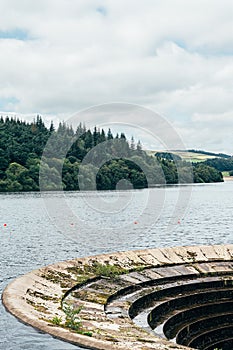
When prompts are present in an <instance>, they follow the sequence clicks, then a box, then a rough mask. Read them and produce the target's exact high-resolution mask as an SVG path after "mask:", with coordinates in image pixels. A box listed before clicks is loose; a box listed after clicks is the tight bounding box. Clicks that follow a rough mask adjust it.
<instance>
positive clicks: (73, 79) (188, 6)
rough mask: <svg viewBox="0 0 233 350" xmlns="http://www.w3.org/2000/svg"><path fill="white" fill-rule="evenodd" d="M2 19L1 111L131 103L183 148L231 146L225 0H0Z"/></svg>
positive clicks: (64, 112)
mask: <svg viewBox="0 0 233 350" xmlns="http://www.w3.org/2000/svg"><path fill="white" fill-rule="evenodd" d="M0 18H1V20H0V113H1V115H14V116H19V117H20V118H22V119H26V120H30V119H32V118H33V117H35V116H36V115H37V114H40V115H42V117H43V118H44V119H45V120H46V121H49V120H51V119H52V120H53V121H54V122H55V123H56V122H57V121H58V120H69V118H70V116H73V115H74V114H75V113H77V112H78V111H82V110H85V109H88V108H90V107H92V106H95V105H102V104H108V103H116V102H117V103H121V104H124V103H126V104H136V105H139V106H142V107H144V108H148V109H149V110H152V111H154V112H156V113H158V114H159V115H161V116H162V117H163V118H164V119H166V121H167V122H169V123H170V125H171V127H172V128H173V129H174V130H175V132H177V133H178V134H179V135H180V137H181V138H182V140H183V143H184V145H185V147H186V148H196V149H203V150H208V151H213V152H225V153H229V154H233V138H232V130H233V98H232V97H233V1H232V0H221V1H219V0H145V1H137V0H117V1H116V0H40V1H31V0H20V1H18V0H1V1H0ZM131 119H134V118H132V116H131ZM139 119H140V118H139ZM80 121H83V122H85V120H80ZM115 121H116V122H117V115H116V116H115ZM126 122H129V120H126ZM92 123H93V125H91V126H94V125H95V124H96V125H98V123H99V113H97V114H96V115H95V114H93V117H92ZM136 123H138V124H139V126H140V120H138V119H136ZM152 123H153V119H152V118H148V125H147V128H148V130H149V129H150V128H151V124H152ZM139 134H140V133H139ZM137 136H138V135H135V137H136V138H137ZM145 138H146V136H145ZM143 142H145V144H146V145H147V147H150V146H151V147H153V145H150V142H149V141H148V140H142V143H143Z"/></svg>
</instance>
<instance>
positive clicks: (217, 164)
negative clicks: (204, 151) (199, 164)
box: [204, 157, 233, 172]
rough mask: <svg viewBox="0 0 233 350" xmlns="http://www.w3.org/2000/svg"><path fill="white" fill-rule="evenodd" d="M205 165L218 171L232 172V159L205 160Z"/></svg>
mask: <svg viewBox="0 0 233 350" xmlns="http://www.w3.org/2000/svg"><path fill="white" fill-rule="evenodd" d="M204 164H205V165H208V166H211V167H213V168H215V169H216V170H218V171H229V172H231V171H233V157H229V158H227V159H224V158H213V159H207V160H206V161H205V162H204Z"/></svg>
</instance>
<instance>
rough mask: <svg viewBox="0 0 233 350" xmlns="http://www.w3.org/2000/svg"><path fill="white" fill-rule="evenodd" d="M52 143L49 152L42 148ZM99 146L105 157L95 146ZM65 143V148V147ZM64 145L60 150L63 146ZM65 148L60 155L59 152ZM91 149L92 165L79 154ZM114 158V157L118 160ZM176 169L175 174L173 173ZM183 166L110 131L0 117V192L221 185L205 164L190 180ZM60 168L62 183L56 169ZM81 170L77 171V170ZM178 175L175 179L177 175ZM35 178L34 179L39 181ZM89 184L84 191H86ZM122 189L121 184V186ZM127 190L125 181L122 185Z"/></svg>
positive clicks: (47, 148)
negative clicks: (182, 184) (102, 147)
mask: <svg viewBox="0 0 233 350" xmlns="http://www.w3.org/2000/svg"><path fill="white" fill-rule="evenodd" d="M49 139H50V140H51V139H52V140H53V143H52V146H51V145H50V147H51V150H50V149H49V146H47V147H46V154H45V155H44V157H43V166H42V167H41V166H40V162H41V157H42V154H43V150H44V148H45V145H46V144H47V141H48V140H49ZM103 142H105V143H104V144H106V147H105V151H104V152H105V153H106V154H105V159H107V160H108V161H107V162H105V163H103V164H102V163H101V162H102V158H101V156H102V155H101V152H103V151H101V149H100V150H99V151H98V147H96V146H97V145H100V144H101V143H103ZM67 145H68V146H67ZM64 146H65V147H64ZM67 147H68V149H67V152H65V154H63V155H62V152H61V150H62V149H66V148H67ZM90 150H92V152H90V153H91V160H92V164H84V165H83V163H82V162H83V160H84V159H85V156H86V155H88V154H89V151H90ZM119 155H120V156H119ZM177 165H178V167H179V172H178V171H177ZM189 166H190V165H188V164H187V163H186V162H184V161H181V160H179V159H176V161H174V160H173V159H169V157H167V159H165V158H163V157H155V156H150V155H148V154H147V153H146V152H144V151H143V150H142V147H141V143H140V141H138V142H137V143H136V144H135V142H134V139H133V138H132V139H131V141H130V142H128V141H127V139H126V137H125V135H124V133H123V132H122V133H121V134H120V135H118V134H117V135H115V136H114V135H113V134H112V132H111V130H110V129H109V130H103V129H102V130H99V129H97V128H94V130H93V131H91V130H90V129H86V128H85V126H84V125H82V124H80V125H79V126H78V128H77V130H75V131H74V130H73V128H72V127H71V126H68V125H66V124H65V123H60V124H59V127H58V128H57V130H55V129H54V127H53V124H52V123H51V125H50V127H49V128H47V127H46V126H45V124H44V122H43V120H42V118H41V117H40V116H37V118H36V120H35V121H33V122H31V123H27V122H25V121H20V120H19V119H14V118H11V119H10V118H8V117H6V118H2V117H1V118H0V191H1V192H3V191H11V192H14V191H38V190H39V188H40V185H41V186H42V187H43V189H46V190H59V189H61V186H60V183H62V189H64V190H79V189H80V186H81V189H83V188H85V189H86V188H88V189H94V188H93V177H95V178H94V183H95V184H96V188H97V189H98V190H112V189H115V188H116V185H117V184H118V183H119V181H120V180H123V179H125V180H128V181H129V182H130V183H131V184H132V186H133V187H134V188H145V187H148V185H149V186H151V185H156V184H175V183H178V182H179V183H187V182H192V181H194V182H217V181H222V176H221V174H220V173H219V172H218V171H217V170H216V169H214V168H213V167H211V166H209V165H208V164H204V163H201V164H200V163H199V164H198V165H197V166H194V168H193V178H192V177H191V176H190V171H189ZM61 169H62V182H61V176H60V170H61ZM80 169H81V171H80ZM178 174H179V175H178ZM39 178H40V181H39ZM88 186H89V187H88ZM122 186H123V188H124V182H123V185H122ZM125 186H126V188H127V183H126V182H125Z"/></svg>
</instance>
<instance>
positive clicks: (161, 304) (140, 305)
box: [108, 262, 233, 350]
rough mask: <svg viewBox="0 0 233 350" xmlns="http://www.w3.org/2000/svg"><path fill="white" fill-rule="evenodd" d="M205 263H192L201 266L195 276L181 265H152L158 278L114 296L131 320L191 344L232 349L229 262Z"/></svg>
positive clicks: (232, 298) (232, 280) (204, 349)
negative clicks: (213, 268)
mask: <svg viewBox="0 0 233 350" xmlns="http://www.w3.org/2000/svg"><path fill="white" fill-rule="evenodd" d="M208 264H209V265H210V264H211V263H199V264H198V266H196V267H195V268H196V269H197V270H199V269H200V270H201V271H202V272H201V273H199V274H198V275H197V274H195V273H191V272H190V271H189V273H186V272H185V268H187V269H188V266H186V267H185V266H184V265H176V266H175V267H163V268H159V269H158V268H157V269H151V270H150V272H151V273H153V272H154V273H156V274H161V278H158V277H157V278H156V279H155V280H154V281H150V282H149V283H148V282H145V283H142V284H141V286H140V288H139V287H137V288H136V289H135V287H134V288H132V289H131V290H125V291H122V290H121V295H119V296H118V301H120V300H122V301H128V302H129V303H130V305H131V306H130V307H129V310H128V313H129V316H130V317H131V319H132V320H134V322H135V323H136V324H138V325H140V326H141V327H144V328H145V329H147V330H148V331H150V332H152V331H153V332H154V333H155V334H156V335H159V336H160V337H162V338H165V339H168V340H170V341H173V342H175V343H177V344H179V345H184V346H188V347H190V348H193V349H200V350H217V349H218V350H232V349H233V278H232V277H233V272H232V263H231V262H215V266H216V272H214V273H213V272H211V273H210V272H208ZM212 265H213V264H212ZM224 265H225V266H224ZM218 268H219V271H218ZM169 269H170V270H169ZM174 269H175V274H174ZM204 270H205V271H206V273H205V272H203V271H204ZM220 270H221V271H220ZM169 271H170V272H169ZM171 271H173V274H172V273H171ZM186 271H188V270H186ZM148 272H149V271H148ZM110 308H111V303H109V305H108V310H109V309H110ZM111 312H112V311H111ZM120 312H122V314H124V310H122V311H120V310H119V308H118V310H117V314H118V316H119V313H120Z"/></svg>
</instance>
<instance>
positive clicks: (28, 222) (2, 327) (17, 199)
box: [0, 181, 233, 350]
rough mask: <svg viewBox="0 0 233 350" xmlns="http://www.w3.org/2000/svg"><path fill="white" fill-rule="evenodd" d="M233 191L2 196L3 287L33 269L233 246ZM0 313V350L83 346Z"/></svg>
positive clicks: (229, 186) (205, 188) (211, 187)
mask: <svg viewBox="0 0 233 350" xmlns="http://www.w3.org/2000/svg"><path fill="white" fill-rule="evenodd" d="M232 194H233V182H231V181H228V182H225V183H219V184H205V185H194V186H182V187H179V186H174V187H172V186H171V187H165V188H154V189H150V190H148V189H146V190H142V191H125V192H124V191H118V192H101V193H96V192H89V193H79V192H69V193H66V194H63V193H47V194H45V195H43V196H42V195H41V194H40V193H20V194H15V193H14V194H0V199H1V202H0V242H1V251H0V290H1V292H2V291H3V289H4V287H5V286H6V285H7V284H8V283H9V282H10V281H11V280H13V279H14V278H16V277H17V276H20V275H22V274H24V273H26V272H28V271H31V270H33V269H36V268H39V267H41V266H45V265H48V264H51V263H54V262H56V261H62V260H67V259H72V258H76V257H81V256H85V255H93V254H99V253H105V252H106V253H107V252H111V251H116V250H130V249H141V248H142V249H145V248H149V247H161V246H177V245H194V244H214V243H216V244H223V243H224V244H226V243H233V200H232ZM4 224H5V225H4ZM0 310H1V311H0V315H1V316H0V349H7V350H19V349H20V350H21V349H25V350H26V349H28V350H29V349H30V350H45V349H46V350H48V349H49V350H71V349H79V347H77V346H74V345H71V344H68V343H65V342H62V341H60V340H58V339H54V338H52V337H51V336H49V335H47V334H43V333H40V332H38V331H36V330H34V329H33V328H32V327H30V326H26V325H24V324H22V323H20V322H19V321H18V320H17V319H16V318H14V317H13V316H11V315H10V314H9V313H8V312H6V310H5V309H4V307H3V305H2V304H1V305H0Z"/></svg>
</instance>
